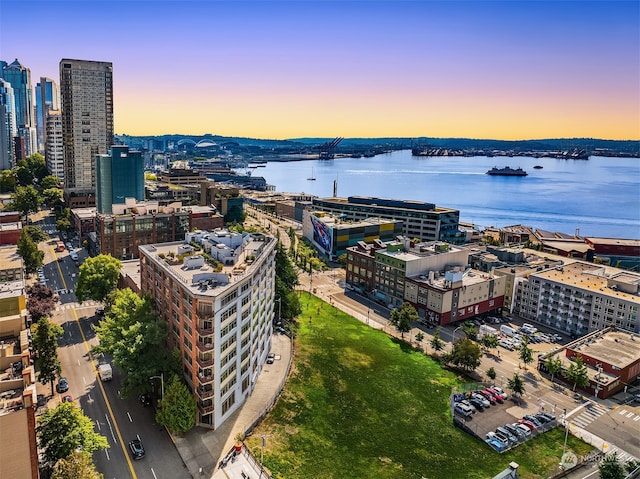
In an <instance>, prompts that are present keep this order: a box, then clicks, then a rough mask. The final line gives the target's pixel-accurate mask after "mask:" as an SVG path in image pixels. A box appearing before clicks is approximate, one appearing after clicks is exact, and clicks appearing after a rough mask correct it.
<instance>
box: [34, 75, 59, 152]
mask: <svg viewBox="0 0 640 479" xmlns="http://www.w3.org/2000/svg"><path fill="white" fill-rule="evenodd" d="M59 109H60V92H59V91H58V85H57V84H56V82H55V81H53V80H52V79H51V78H46V77H40V82H38V84H37V85H36V128H37V131H38V151H39V152H40V153H45V151H46V141H47V138H46V136H47V135H46V129H47V113H48V112H49V110H59Z"/></svg>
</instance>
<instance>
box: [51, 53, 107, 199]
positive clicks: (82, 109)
mask: <svg viewBox="0 0 640 479" xmlns="http://www.w3.org/2000/svg"><path fill="white" fill-rule="evenodd" d="M112 70H113V66H112V64H111V63H110V62H97V61H90V60H70V59H66V58H65V59H62V60H61V61H60V96H61V100H62V133H63V136H64V181H65V199H66V201H67V204H68V205H69V207H71V208H74V207H87V206H95V187H96V186H95V185H96V174H95V157H96V155H101V154H105V153H107V151H109V148H110V147H111V145H112V144H113V76H112Z"/></svg>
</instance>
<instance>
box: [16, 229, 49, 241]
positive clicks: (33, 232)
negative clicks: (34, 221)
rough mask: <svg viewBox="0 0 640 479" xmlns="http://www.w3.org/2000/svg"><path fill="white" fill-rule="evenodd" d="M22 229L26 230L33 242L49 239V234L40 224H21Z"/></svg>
mask: <svg viewBox="0 0 640 479" xmlns="http://www.w3.org/2000/svg"><path fill="white" fill-rule="evenodd" d="M22 231H23V232H24V231H26V232H27V233H29V236H31V239H32V240H33V241H34V242H35V243H40V242H42V241H47V240H48V239H49V235H47V233H45V232H44V230H43V229H42V228H41V227H40V226H34V225H28V226H23V227H22Z"/></svg>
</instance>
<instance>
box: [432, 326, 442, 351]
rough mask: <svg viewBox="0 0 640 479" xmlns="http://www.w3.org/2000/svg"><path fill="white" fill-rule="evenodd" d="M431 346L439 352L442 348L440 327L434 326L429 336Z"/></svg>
mask: <svg viewBox="0 0 640 479" xmlns="http://www.w3.org/2000/svg"><path fill="white" fill-rule="evenodd" d="M431 347H432V348H433V350H434V351H436V352H440V351H442V350H443V349H444V341H443V340H442V339H440V328H439V327H438V328H436V330H435V331H434V333H433V336H432V337H431Z"/></svg>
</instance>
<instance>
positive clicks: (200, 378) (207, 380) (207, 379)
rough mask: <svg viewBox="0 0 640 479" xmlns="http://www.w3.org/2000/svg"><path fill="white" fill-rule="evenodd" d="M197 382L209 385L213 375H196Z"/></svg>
mask: <svg viewBox="0 0 640 479" xmlns="http://www.w3.org/2000/svg"><path fill="white" fill-rule="evenodd" d="M198 382H199V383H200V384H209V383H211V382H213V374H208V375H206V374H200V373H198Z"/></svg>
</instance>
